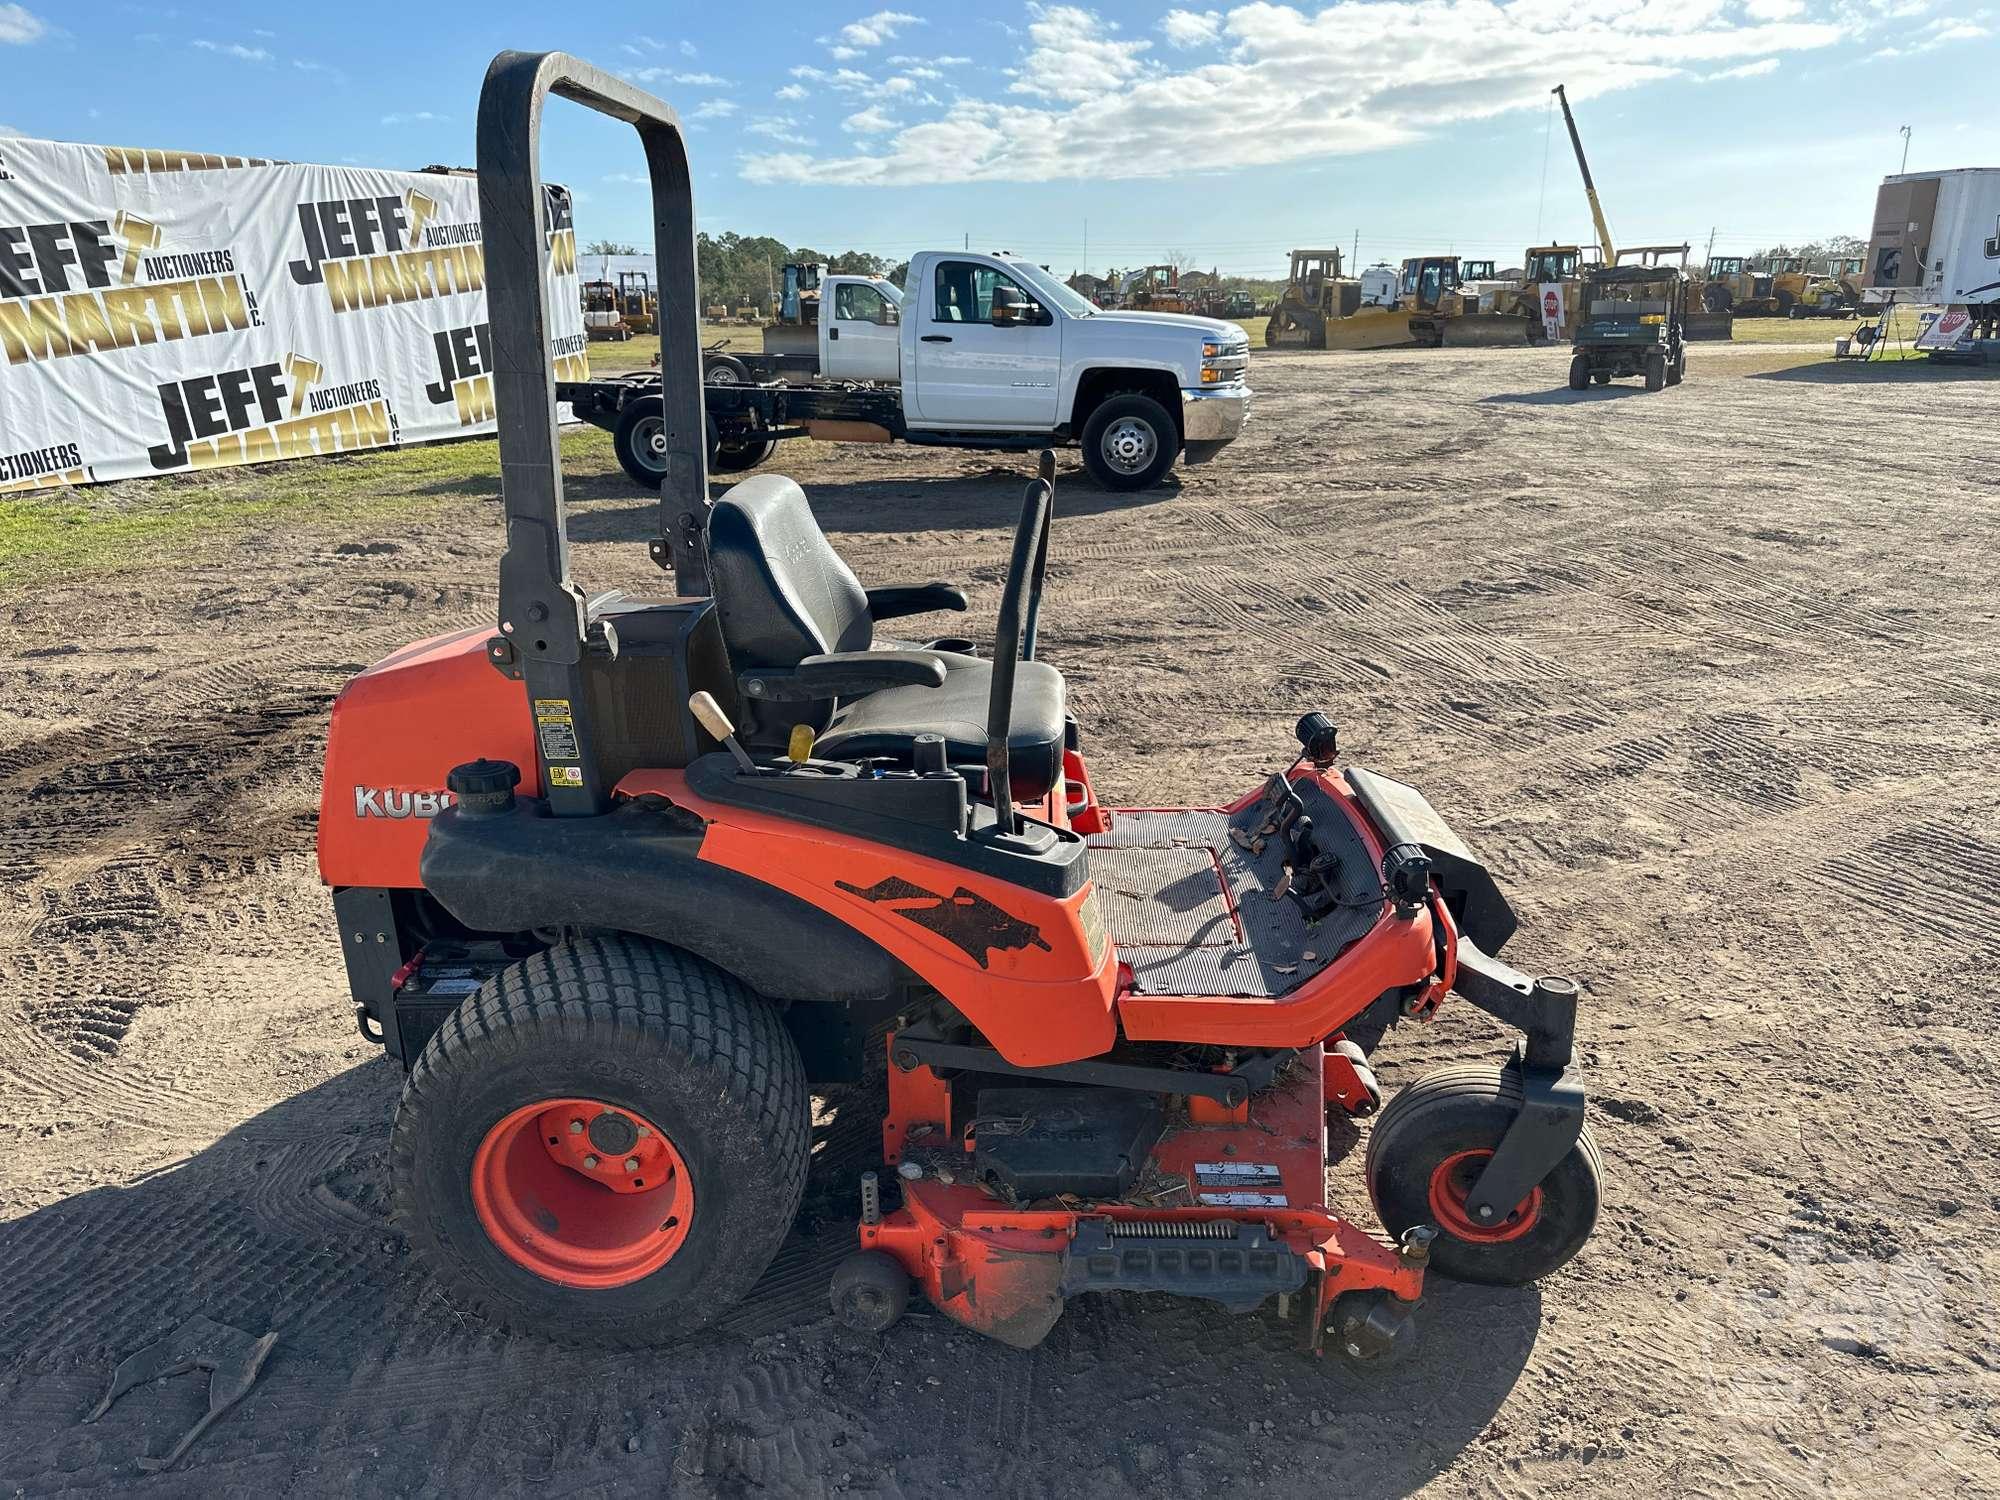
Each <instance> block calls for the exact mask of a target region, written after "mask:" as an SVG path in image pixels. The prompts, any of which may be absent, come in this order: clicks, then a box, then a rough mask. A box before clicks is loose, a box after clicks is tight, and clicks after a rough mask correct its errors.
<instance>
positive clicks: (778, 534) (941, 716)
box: [708, 474, 1064, 801]
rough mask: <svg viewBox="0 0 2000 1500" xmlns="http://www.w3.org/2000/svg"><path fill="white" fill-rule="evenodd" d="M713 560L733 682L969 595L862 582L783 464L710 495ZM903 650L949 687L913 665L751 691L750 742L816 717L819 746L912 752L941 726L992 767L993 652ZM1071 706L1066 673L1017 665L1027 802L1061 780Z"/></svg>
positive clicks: (1021, 787) (962, 755)
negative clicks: (857, 687)
mask: <svg viewBox="0 0 2000 1500" xmlns="http://www.w3.org/2000/svg"><path fill="white" fill-rule="evenodd" d="M708 566H709V577H710V581H711V586H712V588H713V590H714V594H715V609H716V615H717V618H718V619H719V620H720V622H721V625H722V639H723V642H724V644H725V645H726V646H727V647H728V649H729V661H730V666H731V668H732V669H733V670H734V672H735V673H736V675H737V677H738V679H739V680H742V679H746V678H751V677H754V676H755V675H756V674H757V672H758V671H759V669H766V670H772V671H778V672H782V671H783V670H784V669H790V668H796V667H798V666H799V664H800V663H801V662H804V661H806V660H807V659H808V658H819V657H825V656H827V655H829V654H834V653H846V652H867V651H869V650H870V649H871V647H873V646H874V645H875V625H876V622H877V621H880V620H886V619H893V618H898V617H901V616H905V615H912V614H921V613H927V612H929V611H931V610H937V609H961V610H962V609H964V608H965V595H964V594H963V593H962V592H960V591H959V590H957V589H954V588H951V587H949V586H948V585H945V584H928V585H924V586H922V587H917V588H900V587H890V588H879V589H864V588H863V587H862V586H861V583H860V581H859V580H858V579H856V578H855V576H854V574H853V573H852V572H851V571H850V570H849V568H848V566H847V564H846V563H845V562H843V561H842V560H841V557H840V554H839V553H838V552H835V551H834V550H833V546H832V544H831V543H829V542H828V541H827V539H826V535H825V533H824V532H822V531H821V530H820V529H819V522H818V521H816V520H815V519H814V518H813V513H812V507H811V506H810V505H809V504H808V503H807V501H806V496H805V491H803V490H802V489H800V488H799V487H798V485H797V484H796V483H794V482H793V481H792V480H790V479H787V478H786V477H785V476H783V475H782V474H758V475H755V476H753V477H751V478H749V479H745V480H743V481H742V482H741V483H739V484H736V485H734V486H732V487H731V488H730V490H729V492H728V493H727V494H725V495H723V496H722V498H721V499H719V500H717V501H716V502H715V505H714V508H713V509H712V510H711V511H710V513H709V519H708ZM897 655H898V656H900V657H909V656H912V655H921V656H924V657H926V658H932V659H935V661H936V662H937V663H938V664H939V666H941V667H942V677H943V682H942V685H941V686H932V685H930V684H929V682H928V681H926V682H911V681H908V680H907V674H905V685H902V686H886V687H878V688H875V689H874V690H873V691H870V692H865V693H861V694H858V695H854V696H842V697H838V698H823V699H802V700H788V701H770V700H768V699H766V700H763V701H759V699H758V697H757V695H756V694H755V693H751V692H746V693H745V695H744V697H743V701H744V703H745V704H746V705H747V707H748V711H749V713H750V715H751V722H750V723H749V724H748V725H746V729H745V732H746V736H747V737H748V739H749V740H750V742H751V743H752V744H753V745H758V746H776V745H782V744H784V743H785V741H786V739H787V738H788V737H789V735H790V734H791V730H792V726H793V725H795V724H809V725H811V726H812V728H813V729H814V730H815V731H816V732H817V733H818V735H819V739H818V742H817V744H816V745H815V747H814V752H813V753H814V754H815V755H819V756H823V757H825V758H827V759H835V760H858V759H862V758H865V757H871V756H887V757H892V758H895V759H901V760H907V759H908V758H909V757H910V754H911V752H912V745H911V742H912V741H913V740H914V739H915V738H916V737H917V736H918V735H920V734H926V733H929V734H941V735H943V736H944V738H945V747H946V758H947V759H948V760H950V761H952V762H953V763H954V764H984V762H985V759H986V711H987V707H988V704H989V702H990V701H991V694H992V690H993V665H992V663H991V662H987V661H982V660H980V659H979V658H978V657H974V656H966V655H963V654H961V653H959V652H955V651H925V652H918V653H912V652H908V651H899V652H898V653H897ZM878 659H879V658H878ZM864 665H865V662H864ZM931 670H932V672H933V677H932V679H931V680H935V669H931ZM1063 709H1064V704H1063V679H1062V674H1061V673H1060V672H1058V671H1056V670H1055V669H1054V668H1053V667H1050V666H1047V665H1045V664H1043V663H1041V662H1022V663H1021V664H1020V667H1019V669H1018V671H1017V672H1016V674H1015V678H1014V710H1013V714H1012V720H1011V724H1010V728H1009V733H1008V736H1007V748H1008V756H1007V760H1008V769H1009V774H1010V777H1011V780H1012V782H1013V792H1014V795H1015V796H1016V797H1018V798H1020V799H1022V800H1024V801H1033V800H1034V799H1036V798H1039V797H1042V796H1044V795H1046V794H1047V792H1048V790H1049V788H1050V787H1052V786H1054V785H1055V784H1056V782H1057V781H1058V780H1059V779H1060V778H1061V775H1062V751H1063Z"/></svg>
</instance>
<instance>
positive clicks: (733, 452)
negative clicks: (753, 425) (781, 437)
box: [708, 434, 778, 474]
mask: <svg viewBox="0 0 2000 1500" xmlns="http://www.w3.org/2000/svg"><path fill="white" fill-rule="evenodd" d="M777 451H778V440H777V439H776V438H772V437H758V436H755V435H754V434H753V435H751V436H749V437H743V438H725V439H721V440H719V441H717V442H716V444H715V445H714V447H712V448H710V449H709V453H708V466H709V468H710V469H712V470H713V471H714V472H716V473H717V474H740V473H742V472H743V471H744V470H745V469H754V468H756V467H757V465H759V464H761V463H762V462H763V461H764V460H765V459H767V458H769V457H770V456H771V455H772V454H773V453H775V452H777Z"/></svg>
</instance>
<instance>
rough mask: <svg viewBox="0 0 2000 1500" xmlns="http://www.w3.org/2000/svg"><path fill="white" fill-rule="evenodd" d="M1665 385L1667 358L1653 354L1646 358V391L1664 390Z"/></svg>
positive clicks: (1659, 354)
mask: <svg viewBox="0 0 2000 1500" xmlns="http://www.w3.org/2000/svg"><path fill="white" fill-rule="evenodd" d="M1666 384H1667V357H1666V355H1664V354H1661V353H1658V352H1655V353H1652V354H1649V355H1647V356H1646V389H1647V390H1649V391H1658V390H1664V389H1665V388H1666Z"/></svg>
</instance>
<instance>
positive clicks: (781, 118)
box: [743, 115, 812, 146]
mask: <svg viewBox="0 0 2000 1500" xmlns="http://www.w3.org/2000/svg"><path fill="white" fill-rule="evenodd" d="M743 133H744V134H745V135H761V136H763V137H764V139H766V140H770V141H782V142H784V143H785V144H786V145H788V146H809V145H811V144H812V141H811V139H810V138H809V137H807V136H805V135H802V134H800V132H799V122H798V121H797V120H795V119H793V118H792V117H791V116H790V115H759V116H758V117H757V118H756V119H754V120H752V121H751V122H750V123H749V124H748V125H745V126H744V127H743Z"/></svg>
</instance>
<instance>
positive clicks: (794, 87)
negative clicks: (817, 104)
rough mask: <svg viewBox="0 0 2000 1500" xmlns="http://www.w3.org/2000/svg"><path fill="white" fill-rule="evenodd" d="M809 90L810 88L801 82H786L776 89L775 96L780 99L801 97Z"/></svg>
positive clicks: (809, 91) (808, 92)
mask: <svg viewBox="0 0 2000 1500" xmlns="http://www.w3.org/2000/svg"><path fill="white" fill-rule="evenodd" d="M811 92H812V90H811V89H809V88H807V87H806V86H805V85H804V84H802V83H788V84H786V85H785V86H784V87H783V88H781V89H779V90H778V93H777V97H778V98H780V99H803V98H805V97H806V96H807V95H808V94H810V93H811Z"/></svg>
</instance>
